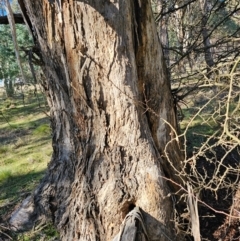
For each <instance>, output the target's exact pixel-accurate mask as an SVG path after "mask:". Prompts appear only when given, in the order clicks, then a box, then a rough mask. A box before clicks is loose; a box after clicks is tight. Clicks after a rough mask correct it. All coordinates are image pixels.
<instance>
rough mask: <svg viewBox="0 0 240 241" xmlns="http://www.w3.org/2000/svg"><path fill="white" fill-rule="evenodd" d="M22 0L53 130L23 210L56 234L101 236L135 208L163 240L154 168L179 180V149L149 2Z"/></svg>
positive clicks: (164, 215)
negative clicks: (44, 219) (44, 166)
mask: <svg viewBox="0 0 240 241" xmlns="http://www.w3.org/2000/svg"><path fill="white" fill-rule="evenodd" d="M24 3H25V6H26V9H27V12H28V14H29V18H30V20H31V23H32V24H33V26H34V29H35V30H36V35H37V40H38V43H39V46H40V49H41V53H42V58H43V61H44V63H45V67H44V71H45V73H46V76H47V82H46V83H45V84H44V88H45V91H46V94H47V96H48V101H49V105H50V106H51V116H52V129H53V156H52V159H51V162H50V163H49V167H48V170H47V173H46V176H45V178H44V179H43V180H42V182H41V183H40V185H39V187H38V188H37V189H36V191H35V193H34V195H33V197H32V199H31V200H30V202H32V203H33V205H34V210H33V212H32V213H33V214H37V215H38V216H39V215H43V214H44V215H46V216H49V217H51V218H52V219H53V221H54V223H55V225H56V226H57V228H58V230H59V231H60V235H61V240H91V241H93V240H104V241H105V240H112V239H113V238H114V236H116V234H117V233H118V232H119V229H120V224H121V223H122V220H123V219H124V218H125V216H126V215H127V213H128V212H129V211H130V210H131V207H132V206H138V207H140V208H141V210H142V212H143V213H144V215H143V216H144V222H145V224H146V229H147V232H148V234H149V237H150V240H162V241H165V240H168V239H167V238H166V237H165V236H164V235H163V234H162V230H163V229H166V230H167V231H168V232H169V233H171V235H172V238H174V237H175V236H177V235H176V234H175V229H174V223H173V222H172V220H173V206H174V203H173V202H172V200H173V199H172V198H171V195H168V194H169V193H170V192H171V190H170V189H169V187H168V185H167V183H166V181H165V179H164V176H165V174H166V175H167V176H168V177H170V178H173V179H175V180H176V181H178V183H180V181H181V180H180V179H177V177H175V174H174V173H175V172H176V170H180V160H181V152H180V149H179V143H177V142H176V141H175V140H174V128H175V127H176V122H175V113H174V109H173V102H172V97H171V91H170V83H169V80H168V78H167V74H166V67H165V65H164V61H163V56H162V50H161V47H160V43H159V41H158V37H157V32H156V28H155V23H154V20H153V16H152V12H151V6H150V3H149V1H141V0H138V1H129V0H121V1H120V0H118V1H114V2H112V1H103V0H99V1H95V0H89V1H86V0H79V1H62V2H61V5H59V4H58V3H57V2H54V3H51V4H50V2H49V1H47V0H36V1H30V0H25V1H24ZM167 143H168V148H165V147H166V144H167ZM165 150H166V151H167V153H165ZM164 154H167V156H168V158H169V159H170V160H171V164H170V163H169V162H168V161H167V158H165V159H164V158H163V157H162V156H161V155H164ZM172 188H173V189H174V191H177V190H178V189H179V187H176V186H175V187H174V186H173V187H172ZM29 215H30V216H31V214H29ZM32 216H33V217H35V218H36V215H32ZM15 220H17V216H15V219H12V225H14V226H16V225H15V223H14V222H15ZM18 228H19V229H20V228H23V226H21V224H18Z"/></svg>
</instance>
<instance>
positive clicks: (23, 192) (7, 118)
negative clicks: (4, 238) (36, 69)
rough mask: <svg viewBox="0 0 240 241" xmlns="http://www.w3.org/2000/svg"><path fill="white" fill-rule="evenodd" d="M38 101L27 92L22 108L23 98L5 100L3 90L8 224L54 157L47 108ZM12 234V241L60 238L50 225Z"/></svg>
mask: <svg viewBox="0 0 240 241" xmlns="http://www.w3.org/2000/svg"><path fill="white" fill-rule="evenodd" d="M39 98H41V102H40V103H39V102H38V101H37V98H36V96H29V97H28V95H27V93H26V102H25V105H23V102H22V100H21V99H20V98H15V99H6V98H5V97H4V94H3V92H2V90H0V216H1V218H2V219H3V220H5V221H6V220H7V219H8V218H9V216H10V214H11V212H12V211H14V209H15V207H16V206H18V205H19V204H20V203H21V202H22V200H23V199H25V198H26V197H27V196H28V195H30V194H31V192H32V191H33V190H34V188H36V186H37V185H38V183H39V181H40V179H41V178H42V177H43V175H44V173H45V170H46V168H47V164H48V162H49V161H50V158H51V155H52V146H51V130H50V121H49V118H48V117H47V116H46V114H45V113H46V112H47V111H48V109H47V108H46V107H45V102H44V99H43V98H42V96H39ZM27 100H28V101H27ZM39 104H40V107H39ZM44 112H45V113H44ZM0 231H1V230H0ZM10 235H11V236H12V238H13V240H19V241H20V240H21V241H22V240H31V241H32V240H36V241H37V240H50V239H52V238H53V237H57V232H56V230H55V229H54V227H53V226H52V225H51V224H48V225H46V226H44V227H41V228H40V231H36V230H35V231H30V232H26V233H23V234H16V233H10Z"/></svg>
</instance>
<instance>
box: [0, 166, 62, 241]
mask: <svg viewBox="0 0 240 241" xmlns="http://www.w3.org/2000/svg"><path fill="white" fill-rule="evenodd" d="M44 174H45V171H41V172H31V173H28V174H25V175H18V176H16V175H15V176H11V175H10V176H9V177H7V178H6V180H4V181H2V182H0V202H1V203H2V204H1V205H0V240H16V241H20V240H21V241H39V240H52V241H59V234H58V232H57V230H56V228H55V227H54V225H53V224H52V223H44V224H41V225H40V226H38V225H37V226H36V227H35V228H34V229H33V230H30V231H27V232H14V231H12V230H9V229H8V228H6V229H3V230H1V228H2V227H8V220H9V218H10V216H11V214H12V213H13V212H14V211H15V210H16V208H17V207H18V206H19V205H20V204H21V202H22V201H23V200H24V199H25V198H27V197H28V196H29V195H30V194H31V193H32V192H33V190H34V189H35V188H36V187H37V185H38V184H39V181H40V179H41V178H42V177H43V176H44Z"/></svg>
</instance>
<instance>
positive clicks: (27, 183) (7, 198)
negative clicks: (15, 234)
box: [0, 171, 45, 216]
mask: <svg viewBox="0 0 240 241" xmlns="http://www.w3.org/2000/svg"><path fill="white" fill-rule="evenodd" d="M44 174H45V171H40V172H29V173H27V174H23V175H11V173H9V175H8V176H5V178H4V179H2V180H1V181H0V201H1V203H2V204H1V208H0V216H3V215H8V213H9V212H11V206H12V205H11V204H16V203H17V202H20V201H22V200H23V199H24V198H26V197H27V196H28V195H29V194H30V193H31V192H32V191H33V190H34V188H35V187H36V186H37V185H38V183H39V181H40V179H41V178H42V177H43V175H44Z"/></svg>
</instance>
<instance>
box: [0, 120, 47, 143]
mask: <svg viewBox="0 0 240 241" xmlns="http://www.w3.org/2000/svg"><path fill="white" fill-rule="evenodd" d="M30 132H33V134H34V135H35V136H38V137H39V141H41V140H42V139H43V140H47V139H50V134H51V129H50V125H49V119H48V117H42V118H39V119H37V120H34V121H28V122H26V123H21V124H10V126H8V127H6V128H0V143H2V144H12V143H15V142H16V141H18V140H19V139H21V138H24V137H25V136H27V135H28V134H30Z"/></svg>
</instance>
